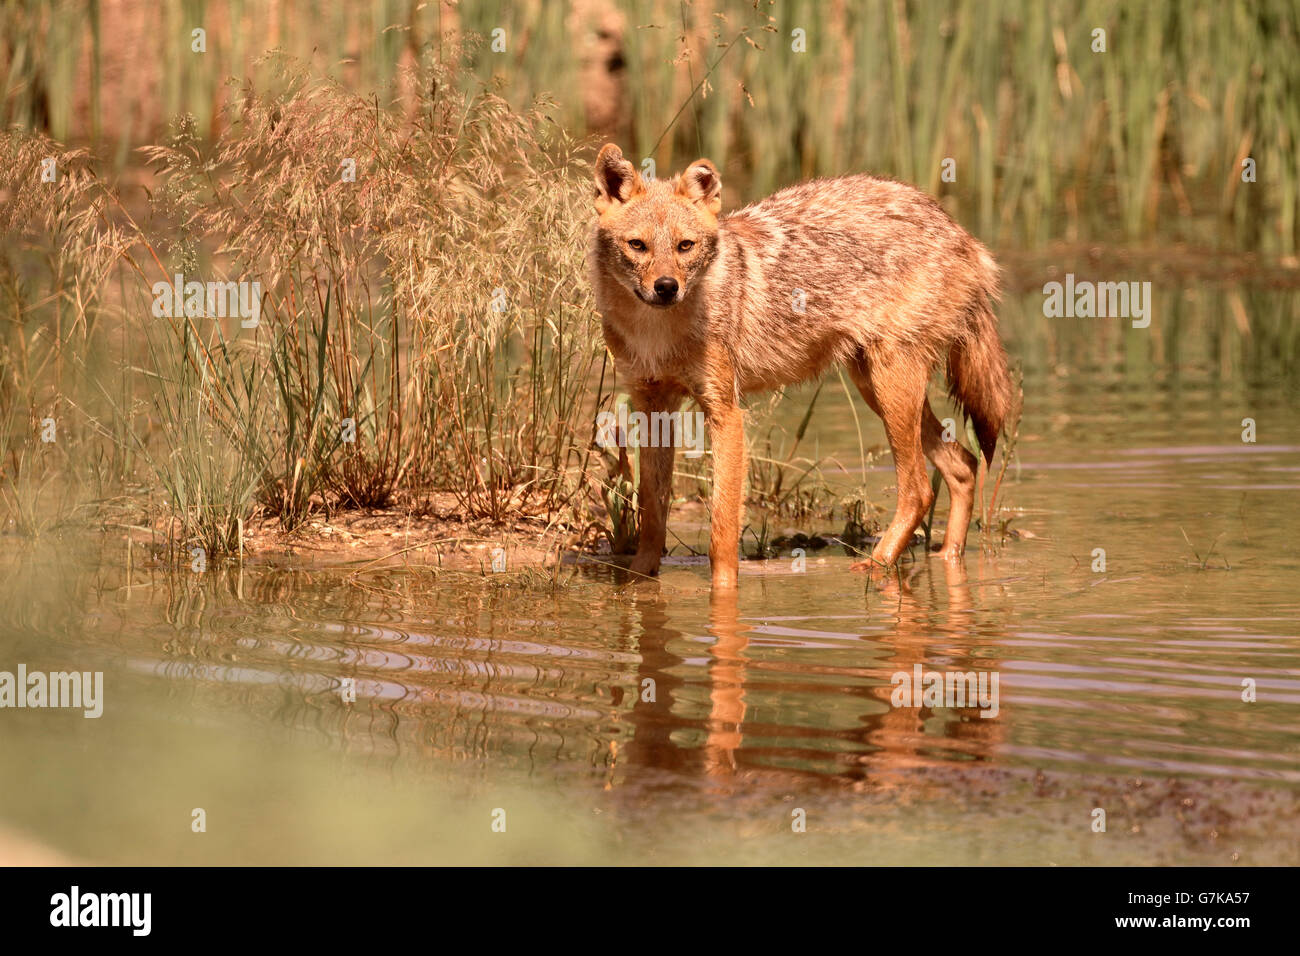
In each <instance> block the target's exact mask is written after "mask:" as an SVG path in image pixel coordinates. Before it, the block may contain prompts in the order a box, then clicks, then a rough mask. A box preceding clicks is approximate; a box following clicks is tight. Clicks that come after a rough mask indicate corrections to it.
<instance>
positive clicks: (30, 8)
mask: <svg viewBox="0 0 1300 956" xmlns="http://www.w3.org/2000/svg"><path fill="white" fill-rule="evenodd" d="M77 6H79V4H76V3H73V4H66V3H59V2H56V0H32V2H30V3H24V4H17V3H10V4H5V5H4V6H3V8H2V9H0V35H2V36H4V37H6V38H7V40H6V42H5V43H4V44H0V82H3V84H4V96H3V97H0V125H6V126H7V125H10V124H18V125H20V126H23V127H25V128H32V129H41V130H46V131H48V132H50V133H52V134H53V135H54V136H56V137H58V138H61V139H71V140H75V141H88V142H91V143H94V144H97V145H104V146H109V147H111V148H113V149H114V151H115V155H116V157H117V159H118V161H119V162H125V161H126V160H127V159H128V157H129V155H130V154H129V150H128V146H129V145H134V144H141V143H148V142H153V141H156V139H157V138H158V136H159V135H160V134H161V132H162V131H163V130H164V129H165V127H166V125H167V123H168V122H169V121H170V118H171V117H173V116H177V115H184V114H190V115H193V116H194V117H195V119H196V125H197V128H198V129H200V130H203V131H205V138H209V139H210V138H214V137H215V135H216V134H218V133H219V131H220V130H221V129H222V128H223V124H224V123H226V122H228V121H229V114H228V113H227V111H226V107H228V105H229V103H230V102H231V99H232V98H234V97H235V96H237V93H236V92H234V90H233V88H232V87H230V86H228V85H227V84H226V83H225V79H226V77H229V76H240V77H245V76H247V77H249V78H250V80H251V81H252V82H253V84H254V85H255V86H257V87H258V88H260V89H276V84H278V83H280V82H282V81H283V78H282V77H281V76H279V75H278V74H277V72H276V70H275V68H274V66H273V65H272V64H269V63H267V62H266V61H265V60H264V59H262V58H261V54H262V53H263V52H265V51H266V50H270V49H279V50H282V51H283V52H285V53H288V54H290V55H293V56H295V57H296V58H298V59H299V60H301V61H303V62H307V63H309V64H310V65H311V67H312V69H313V70H314V71H316V72H318V73H320V74H322V75H328V76H332V77H334V78H336V79H338V80H339V81H341V82H343V83H344V84H345V85H347V86H348V87H349V88H351V89H354V90H357V91H358V92H359V93H360V95H361V96H362V98H373V101H374V103H375V104H376V105H379V106H388V105H394V104H395V105H396V106H397V107H398V109H399V111H401V112H405V113H410V112H413V111H418V109H419V100H420V97H421V95H422V91H421V90H420V88H419V87H418V85H416V84H413V83H412V82H411V81H410V74H409V72H408V70H406V69H405V68H406V67H410V66H411V65H413V64H415V63H418V62H419V60H420V58H421V57H422V56H423V55H425V53H426V52H427V51H428V50H431V49H432V50H436V51H440V52H442V51H449V50H450V49H452V48H454V47H455V46H456V45H457V43H458V42H459V38H460V37H463V36H468V35H471V34H473V35H476V36H480V37H483V38H485V42H483V43H480V44H477V45H476V46H475V47H474V49H473V50H472V54H471V56H472V69H473V72H474V73H476V74H477V75H478V77H479V78H480V79H483V80H486V81H488V82H489V83H490V84H491V85H492V86H493V88H494V89H496V90H497V91H498V92H499V93H500V94H501V95H502V96H503V98H504V99H505V100H506V101H507V102H508V103H510V104H512V106H513V107H514V108H515V109H517V110H526V109H527V107H528V104H530V103H531V102H532V100H533V99H534V97H535V96H536V93H537V91H538V90H540V89H547V90H550V91H552V92H553V93H554V94H555V95H556V96H557V97H558V105H557V107H556V108H555V111H554V117H555V119H556V120H557V122H559V123H560V124H561V125H562V126H564V127H565V128H567V129H570V130H574V131H576V132H577V133H579V134H581V133H583V132H586V131H588V130H590V129H592V126H591V125H590V124H591V122H595V121H596V120H595V119H594V117H596V116H598V115H599V114H600V112H601V109H602V107H603V106H604V105H606V104H602V103H601V102H600V101H599V99H598V98H599V97H600V96H617V97H619V98H620V102H621V103H622V106H623V110H622V112H623V113H624V116H623V117H622V118H621V119H620V120H619V121H618V123H617V128H616V129H615V130H614V131H613V132H614V134H615V135H617V136H618V137H619V138H620V139H622V140H623V145H624V148H625V150H627V151H628V152H629V153H630V154H632V155H639V156H645V157H651V158H653V159H654V160H655V161H656V163H657V165H658V168H660V169H671V168H676V167H679V166H680V165H682V164H683V163H684V162H687V161H689V160H691V159H693V158H695V157H696V156H697V155H700V154H707V155H709V156H710V157H712V158H713V159H714V160H715V161H717V162H719V164H720V166H721V167H722V168H723V169H724V171H725V177H724V178H726V179H727V180H728V181H729V182H730V183H731V185H732V186H733V188H734V187H736V186H738V187H739V188H740V192H739V194H738V195H739V196H740V197H741V198H745V199H747V198H752V197H755V196H759V195H762V194H764V193H766V192H768V191H770V190H772V189H774V188H775V187H777V186H780V185H783V184H785V183H788V182H791V181H793V180H796V179H800V178H804V177H808V176H815V175H833V174H839V173H842V172H844V171H846V170H872V171H877V172H882V173H886V174H889V175H894V176H898V177H900V178H903V179H906V180H909V181H911V182H915V183H916V184H918V185H919V186H921V187H922V188H924V189H926V190H927V191H929V192H931V193H935V194H940V195H942V196H943V197H944V199H945V202H946V203H947V204H948V205H949V208H950V210H951V211H953V212H954V214H955V215H957V217H958V218H959V219H960V220H961V221H963V222H965V223H968V224H970V225H972V226H973V227H974V228H975V229H976V230H977V232H978V234H979V235H980V237H981V238H983V239H985V240H986V241H988V242H990V243H994V244H1007V243H1017V242H1029V243H1041V242H1046V241H1051V240H1065V241H1089V240H1092V239H1108V238H1111V237H1112V236H1113V235H1114V224H1115V223H1116V222H1118V223H1119V224H1120V225H1121V229H1122V232H1123V233H1124V234H1125V235H1126V236H1127V237H1128V238H1130V239H1141V238H1147V237H1151V236H1155V235H1157V234H1164V235H1168V234H1169V233H1170V232H1171V230H1172V231H1176V232H1177V233H1179V238H1182V239H1185V240H1186V241H1192V242H1197V243H1200V244H1203V245H1207V246H1211V247H1214V246H1227V247H1232V248H1251V249H1259V250H1261V251H1265V252H1270V253H1274V254H1278V255H1294V254H1295V253H1296V249H1297V239H1300V232H1298V229H1300V221H1298V220H1300V217H1298V215H1297V213H1298V212H1300V150H1297V148H1296V146H1297V144H1296V142H1295V137H1296V132H1297V130H1300V89H1298V88H1297V87H1298V86H1300V78H1298V77H1297V74H1296V72H1295V71H1294V70H1292V69H1291V68H1290V63H1291V60H1292V55H1293V51H1294V48H1295V46H1296V42H1297V39H1298V34H1300V12H1297V9H1296V7H1295V5H1294V4H1292V3H1289V2H1286V0H1260V2H1258V3H1252V4H1231V5H1222V6H1216V5H1209V4H1185V3H1180V2H1178V0H1152V2H1150V3H1136V4H1135V3H1122V2H1120V0H1081V2H1077V3H1046V4H1045V3H1040V2H1036V0H992V2H983V0H955V2H953V3H950V4H937V3H914V4H908V3H901V2H895V0H866V2H861V3H852V4H834V5H831V7H829V8H827V7H826V6H825V5H823V4H821V3H818V2H815V0H786V2H781V3H769V2H763V0H684V2H683V0H629V2H621V3H615V2H612V0H607V2H600V0H593V2H592V3H589V4H587V7H586V9H589V10H591V11H594V13H593V14H592V15H589V16H583V17H570V16H569V10H568V7H567V5H564V4H558V5H557V4H547V3H542V2H540V0H535V2H510V3H507V2H504V0H484V2H476V3H473V4H463V5H458V6H451V5H448V4H445V3H419V2H415V0H407V2H396V3H395V2H392V0H374V2H371V3H369V4H360V5H348V6H347V7H340V8H338V9H337V10H335V11H330V12H324V13H321V14H319V15H314V16H307V15H305V14H304V13H302V12H300V11H297V10H295V9H294V8H293V7H292V6H289V5H287V4H284V3H279V2H270V0H262V2H247V3H241V4H238V5H236V6H234V7H232V8H230V9H229V10H227V9H225V8H217V7H213V6H209V5H188V4H186V5H164V7H163V8H162V9H161V11H160V13H159V14H158V16H159V17H160V20H159V21H158V22H157V23H154V22H152V21H149V22H146V21H144V20H143V19H142V18H143V17H145V16H152V14H149V13H148V11H147V10H146V9H145V8H142V9H141V10H140V11H138V12H135V13H128V14H117V15H116V16H119V17H124V19H123V20H122V21H121V22H118V21H116V20H115V21H114V22H112V23H109V22H105V21H104V18H103V14H102V12H101V11H100V9H99V5H98V4H95V3H91V2H89V0H85V2H83V3H82V4H80V6H82V7H84V10H85V13H86V15H85V16H81V17H78V16H75V15H70V14H69V8H73V9H75V8H76V7H77ZM606 12H612V15H613V17H614V20H615V22H616V24H617V26H616V28H615V29H614V32H613V34H612V36H611V35H608V34H607V35H606V36H605V37H597V36H596V35H595V30H596V29H597V28H598V26H600V27H601V28H602V29H607V28H608V24H607V18H606V17H605V16H604V14H605V13H606ZM132 18H134V19H132ZM137 21H138V22H137ZM199 25H202V26H203V28H205V29H206V30H207V37H206V40H207V44H206V52H204V53H195V52H194V51H193V49H192V45H193V42H192V37H191V31H192V29H193V28H194V27H196V26H199ZM602 25H603V26H602ZM145 27H147V28H148V33H149V36H150V38H151V46H150V53H151V55H150V56H148V57H147V58H141V57H134V58H131V59H130V60H129V62H128V61H125V60H124V58H125V57H128V56H130V51H129V49H126V48H125V45H124V44H121V43H119V42H118V39H117V37H118V35H119V34H120V33H121V32H122V31H123V30H125V29H127V28H132V29H143V28H145ZM1097 29H1102V30H1104V31H1105V44H1106V46H1105V52H1099V51H1097V50H1095V49H1094V47H1095V46H1096V40H1095V38H1094V31H1095V30H1097ZM498 30H499V31H503V32H502V33H501V34H499V37H500V42H499V43H497V44H496V45H495V47H494V44H493V43H492V35H493V31H498ZM796 31H803V33H802V42H803V48H802V49H801V50H799V51H797V50H796V49H795V47H796V44H797V43H798V42H799V40H798V36H797V34H796ZM155 37H156V38H157V39H154V38H155ZM254 38H256V39H254ZM594 43H612V44H614V48H615V50H616V53H617V57H618V59H619V60H620V61H621V63H622V64H623V68H622V69H621V70H620V71H618V72H617V73H616V74H613V75H612V77H613V78H612V83H613V86H612V87H610V88H608V90H607V88H606V87H603V86H599V87H598V86H596V85H594V84H593V75H595V76H596V79H597V80H599V81H601V82H603V81H604V80H605V79H608V77H603V76H600V75H599V70H598V69H597V70H596V72H595V74H593V67H592V65H591V63H590V62H589V56H588V54H587V52H586V51H588V50H589V49H590V48H591V46H592V44H594ZM502 47H503V48H502ZM124 63H125V65H126V66H127V67H129V69H124ZM123 72H125V74H126V79H123V78H122V77H121V76H119V74H120V73H123ZM463 79H464V80H466V81H468V80H469V79H470V78H469V77H468V76H466V77H463ZM602 91H603V92H602ZM123 102H133V103H135V108H133V109H132V110H125V109H121V108H119V106H118V104H121V103H123ZM1248 157H1249V158H1251V159H1253V160H1254V161H1255V163H1256V167H1257V170H1258V179H1257V181H1256V182H1255V183H1251V184H1246V183H1243V182H1242V177H1241V172H1242V161H1243V160H1244V159H1246V158H1248ZM945 159H952V160H954V161H955V170H956V180H955V182H948V181H945V180H944V178H943V177H942V175H941V172H942V167H943V161H944V160H945Z"/></svg>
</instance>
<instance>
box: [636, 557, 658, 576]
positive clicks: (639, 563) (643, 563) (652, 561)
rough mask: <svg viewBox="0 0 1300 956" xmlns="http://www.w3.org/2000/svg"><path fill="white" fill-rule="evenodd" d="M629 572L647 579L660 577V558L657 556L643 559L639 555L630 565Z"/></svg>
mask: <svg viewBox="0 0 1300 956" xmlns="http://www.w3.org/2000/svg"><path fill="white" fill-rule="evenodd" d="M628 570H629V571H631V572H632V573H633V574H636V575H641V576H643V577H647V578H653V577H657V576H658V575H659V558H658V556H657V555H646V556H645V557H642V556H641V555H639V554H638V555H637V556H636V557H635V558H633V559H632V563H631V564H629V565H628Z"/></svg>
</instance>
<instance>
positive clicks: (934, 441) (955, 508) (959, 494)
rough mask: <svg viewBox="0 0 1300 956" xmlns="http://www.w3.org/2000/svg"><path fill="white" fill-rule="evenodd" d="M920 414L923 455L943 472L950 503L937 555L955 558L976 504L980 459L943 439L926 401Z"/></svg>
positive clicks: (959, 555)
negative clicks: (941, 548) (976, 479)
mask: <svg viewBox="0 0 1300 956" xmlns="http://www.w3.org/2000/svg"><path fill="white" fill-rule="evenodd" d="M921 414H922V420H921V444H922V446H923V447H924V449H925V455H926V457H927V458H929V459H930V461H932V462H934V467H935V468H937V469H938V470H939V474H941V475H943V480H944V483H945V484H946V485H947V486H948V498H949V500H950V502H951V505H950V507H949V509H948V530H947V531H946V532H945V533H944V536H943V550H942V551H941V552H940V557H942V558H944V559H946V560H949V561H955V560H956V559H958V558H960V557H961V556H962V553H963V552H964V551H965V550H966V531H967V529H968V528H969V527H970V516H971V511H972V510H973V509H974V507H975V475H976V473H977V469H978V468H979V462H978V461H977V460H976V458H975V456H974V455H972V454H971V453H970V452H969V451H967V450H966V447H965V446H964V445H962V444H961V443H960V442H959V441H957V440H956V438H955V437H954V438H953V439H952V440H951V441H945V440H944V435H943V425H942V424H941V423H940V422H939V419H937V418H936V417H935V415H934V411H933V409H931V408H930V403H929V402H928V401H927V402H926V403H925V408H924V409H923V410H922V413H921Z"/></svg>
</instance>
